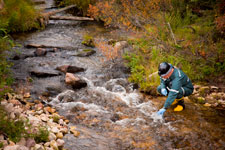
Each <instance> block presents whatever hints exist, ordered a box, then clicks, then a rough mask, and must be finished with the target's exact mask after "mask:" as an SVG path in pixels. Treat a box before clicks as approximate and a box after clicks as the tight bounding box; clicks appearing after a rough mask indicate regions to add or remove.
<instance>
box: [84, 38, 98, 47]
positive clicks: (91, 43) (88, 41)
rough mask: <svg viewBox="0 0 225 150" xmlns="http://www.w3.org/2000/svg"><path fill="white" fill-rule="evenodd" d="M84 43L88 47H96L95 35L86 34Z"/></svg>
mask: <svg viewBox="0 0 225 150" xmlns="http://www.w3.org/2000/svg"><path fill="white" fill-rule="evenodd" d="M82 44H83V45H85V46H88V47H95V44H94V39H93V37H91V36H89V35H85V36H84V40H83V41H82Z"/></svg>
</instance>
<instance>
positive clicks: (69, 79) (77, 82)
mask: <svg viewBox="0 0 225 150" xmlns="http://www.w3.org/2000/svg"><path fill="white" fill-rule="evenodd" d="M65 82H66V84H67V85H71V86H72V87H73V89H80V88H83V87H86V86H87V83H86V82H85V81H83V80H81V79H80V78H78V77H76V76H74V75H73V74H72V73H66V77H65Z"/></svg>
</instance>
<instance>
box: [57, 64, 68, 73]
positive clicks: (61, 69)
mask: <svg viewBox="0 0 225 150" xmlns="http://www.w3.org/2000/svg"><path fill="white" fill-rule="evenodd" d="M68 67H69V65H63V66H59V67H56V70H58V71H61V72H64V73H66V72H67V68H68Z"/></svg>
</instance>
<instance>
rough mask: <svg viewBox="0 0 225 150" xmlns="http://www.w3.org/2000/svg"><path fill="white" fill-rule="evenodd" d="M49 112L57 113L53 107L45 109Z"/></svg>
mask: <svg viewBox="0 0 225 150" xmlns="http://www.w3.org/2000/svg"><path fill="white" fill-rule="evenodd" d="M44 109H45V110H46V111H47V112H49V113H51V114H52V113H55V112H56V110H55V109H54V108H51V107H45V108H44Z"/></svg>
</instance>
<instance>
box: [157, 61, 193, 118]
mask: <svg viewBox="0 0 225 150" xmlns="http://www.w3.org/2000/svg"><path fill="white" fill-rule="evenodd" d="M158 74H159V76H160V85H159V86H158V88H157V91H158V92H159V93H161V94H162V95H164V96H168V97H167V99H166V101H165V103H164V106H163V108H161V109H160V110H159V111H158V112H157V114H158V115H160V116H163V114H164V113H165V111H166V110H167V109H168V108H169V107H170V106H171V105H175V104H176V106H175V108H174V111H182V110H183V109H185V105H184V99H183V98H184V96H189V95H191V94H192V93H193V90H194V87H193V85H192V82H191V80H190V79H189V77H188V76H187V75H186V74H185V73H184V72H183V71H182V70H180V69H178V68H175V67H174V66H172V65H171V64H169V63H167V62H162V63H161V64H159V68H158Z"/></svg>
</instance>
